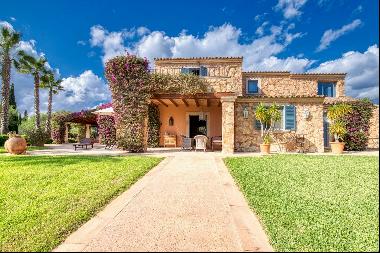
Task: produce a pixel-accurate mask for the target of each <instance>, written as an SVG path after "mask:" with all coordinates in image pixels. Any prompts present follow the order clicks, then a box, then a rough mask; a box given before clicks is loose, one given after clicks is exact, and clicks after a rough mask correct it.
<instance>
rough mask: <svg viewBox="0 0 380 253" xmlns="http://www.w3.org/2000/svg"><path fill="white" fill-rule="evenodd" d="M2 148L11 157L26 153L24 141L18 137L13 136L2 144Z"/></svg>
mask: <svg viewBox="0 0 380 253" xmlns="http://www.w3.org/2000/svg"><path fill="white" fill-rule="evenodd" d="M4 148H5V151H7V152H8V153H11V154H13V155H18V154H23V153H25V151H26V140H25V139H24V138H22V137H21V136H19V135H16V136H13V137H11V138H9V139H8V140H7V141H6V142H5V143H4Z"/></svg>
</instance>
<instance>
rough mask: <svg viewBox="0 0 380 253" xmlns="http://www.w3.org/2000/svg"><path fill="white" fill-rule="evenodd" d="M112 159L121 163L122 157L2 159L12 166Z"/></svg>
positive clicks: (9, 157)
mask: <svg viewBox="0 0 380 253" xmlns="http://www.w3.org/2000/svg"><path fill="white" fill-rule="evenodd" d="M109 159H112V160H113V162H114V163H115V164H116V163H120V162H122V160H121V159H120V157H107V156H8V157H5V158H3V159H2V162H4V165H5V166H6V164H7V163H9V165H11V166H15V165H17V166H36V165H40V166H41V168H42V167H50V166H53V167H56V166H60V167H63V166H66V165H73V164H79V163H84V162H85V163H86V165H91V164H92V163H98V162H104V161H105V160H109Z"/></svg>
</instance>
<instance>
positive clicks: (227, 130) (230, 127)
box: [220, 96, 236, 154]
mask: <svg viewBox="0 0 380 253" xmlns="http://www.w3.org/2000/svg"><path fill="white" fill-rule="evenodd" d="M235 100H236V97H235V96H231V97H222V98H221V99H220V102H221V103H222V138H223V141H222V152H223V153H227V154H231V153H233V152H234V147H235Z"/></svg>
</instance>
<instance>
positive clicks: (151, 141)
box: [148, 104, 161, 148]
mask: <svg viewBox="0 0 380 253" xmlns="http://www.w3.org/2000/svg"><path fill="white" fill-rule="evenodd" d="M160 127H161V122H160V111H159V109H158V106H157V105H155V104H150V105H149V108H148V147H150V148H156V147H158V146H159V145H160Z"/></svg>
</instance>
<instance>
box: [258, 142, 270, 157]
mask: <svg viewBox="0 0 380 253" xmlns="http://www.w3.org/2000/svg"><path fill="white" fill-rule="evenodd" d="M260 152H261V154H263V155H269V154H270V144H260Z"/></svg>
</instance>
